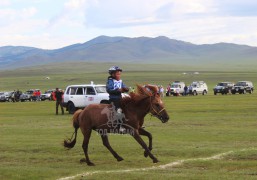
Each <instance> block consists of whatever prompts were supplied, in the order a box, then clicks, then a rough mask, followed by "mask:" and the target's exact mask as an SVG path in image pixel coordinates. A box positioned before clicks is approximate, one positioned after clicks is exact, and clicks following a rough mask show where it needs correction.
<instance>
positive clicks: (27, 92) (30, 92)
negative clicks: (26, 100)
mask: <svg viewBox="0 0 257 180" xmlns="http://www.w3.org/2000/svg"><path fill="white" fill-rule="evenodd" d="M25 94H33V91H26V92H25Z"/></svg>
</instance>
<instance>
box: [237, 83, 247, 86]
mask: <svg viewBox="0 0 257 180" xmlns="http://www.w3.org/2000/svg"><path fill="white" fill-rule="evenodd" d="M236 86H246V82H238V83H236Z"/></svg>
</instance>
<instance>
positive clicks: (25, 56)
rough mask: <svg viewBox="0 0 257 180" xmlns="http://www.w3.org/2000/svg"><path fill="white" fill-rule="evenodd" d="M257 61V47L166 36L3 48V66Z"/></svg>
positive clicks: (0, 54) (0, 51)
mask: <svg viewBox="0 0 257 180" xmlns="http://www.w3.org/2000/svg"><path fill="white" fill-rule="evenodd" d="M256 60H257V47H251V46H246V45H237V44H230V43H217V44H203V45H196V44H192V43H188V42H184V41H178V40H174V39H169V38H167V37H164V36H160V37H156V38H149V37H138V38H127V37H108V36H99V37H97V38H95V39H92V40H90V41H88V42H85V43H83V44H74V45H71V46H67V47H63V48H60V49H54V50H45V49H39V48H33V47H22V46H4V47H0V69H2V70H4V69H13V68H20V67H29V66H38V65H47V64H49V63H60V62H61V63H64V62H81V61H90V62H100V63H101V62H121V63H140V64H145V63H160V64H180V65H183V64H186V65H190V64H192V65H197V64H217V63H218V64H226V65H228V64H238V65H240V64H242V63H243V64H249V65H251V64H252V63H254V62H256Z"/></svg>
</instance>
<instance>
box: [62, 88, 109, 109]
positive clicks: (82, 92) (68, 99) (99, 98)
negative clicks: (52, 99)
mask: <svg viewBox="0 0 257 180" xmlns="http://www.w3.org/2000/svg"><path fill="white" fill-rule="evenodd" d="M95 103H96V104H99V103H105V104H108V103H109V94H108V93H107V92H106V86H105V85H95V84H85V85H70V86H68V87H67V88H66V90H65V93H64V101H63V106H64V107H66V111H69V113H70V114H73V113H74V112H75V111H76V110H77V109H79V108H84V107H86V106H88V105H89V104H95Z"/></svg>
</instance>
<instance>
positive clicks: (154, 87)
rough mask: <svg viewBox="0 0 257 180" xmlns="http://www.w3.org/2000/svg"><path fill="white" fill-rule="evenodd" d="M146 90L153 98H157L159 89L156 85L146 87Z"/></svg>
mask: <svg viewBox="0 0 257 180" xmlns="http://www.w3.org/2000/svg"><path fill="white" fill-rule="evenodd" d="M146 88H147V89H149V90H150V92H151V93H152V96H155V95H156V94H157V93H158V88H157V87H156V86H154V85H146Z"/></svg>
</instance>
